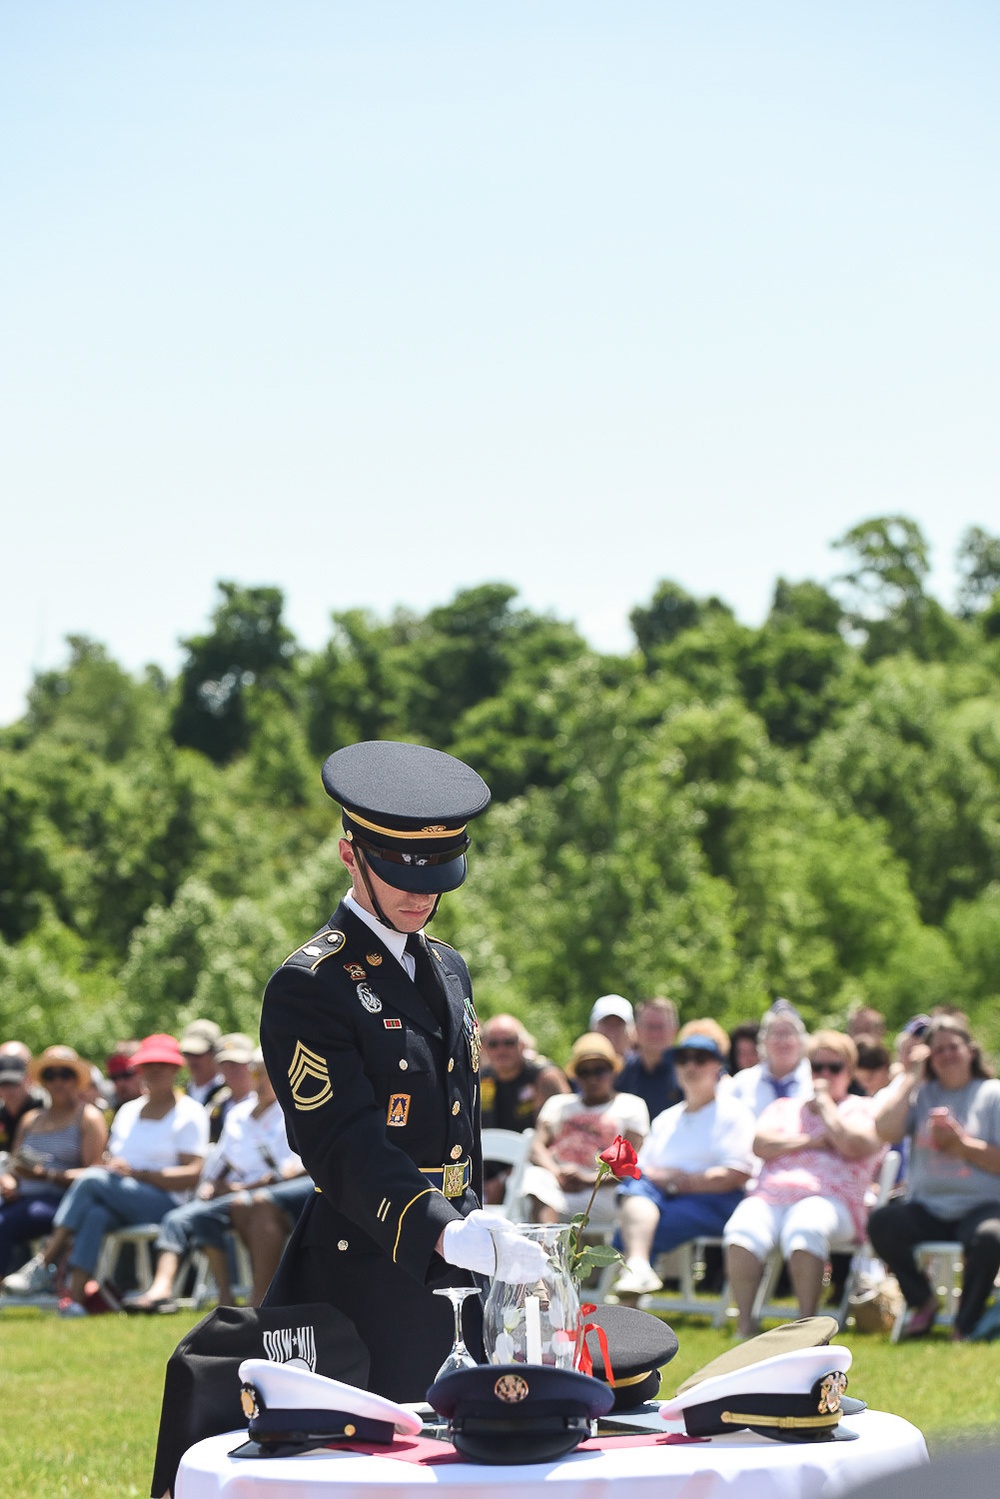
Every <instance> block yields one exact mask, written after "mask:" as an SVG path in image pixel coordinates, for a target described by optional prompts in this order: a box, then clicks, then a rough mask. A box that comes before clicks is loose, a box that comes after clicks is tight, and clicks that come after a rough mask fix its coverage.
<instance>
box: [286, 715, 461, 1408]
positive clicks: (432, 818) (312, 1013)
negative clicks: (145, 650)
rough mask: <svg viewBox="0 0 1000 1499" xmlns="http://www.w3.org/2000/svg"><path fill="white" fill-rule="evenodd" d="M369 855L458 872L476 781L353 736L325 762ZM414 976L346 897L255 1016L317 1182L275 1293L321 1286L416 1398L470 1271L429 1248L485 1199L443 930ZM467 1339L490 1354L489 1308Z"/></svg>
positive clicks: (289, 1295)
mask: <svg viewBox="0 0 1000 1499" xmlns="http://www.w3.org/2000/svg"><path fill="white" fill-rule="evenodd" d="M323 783H324V786H325V787H326V789H327V791H328V792H329V794H330V795H331V796H333V797H334V798H335V799H336V800H338V801H339V802H340V803H341V805H342V807H343V815H344V828H345V834H346V836H347V837H349V838H350V840H351V841H352V843H353V844H354V846H355V849H356V851H357V854H358V857H359V862H360V861H363V862H364V864H365V865H367V866H368V868H369V869H370V870H371V871H372V872H373V873H374V874H375V875H376V876H377V877H378V878H379V879H381V880H383V881H385V882H386V883H388V884H389V885H391V886H393V887H394V888H396V889H401V890H409V891H416V892H421V893H437V894H439V893H441V892H442V891H447V890H452V889H454V888H455V887H456V886H457V885H459V884H461V882H462V880H463V879H464V877H465V870H466V858H465V852H466V849H467V847H468V844H469V838H468V833H467V830H466V824H467V822H468V821H469V820H470V819H471V818H473V817H475V816H477V815H478V814H479V813H480V812H482V811H483V810H484V809H485V807H486V806H487V804H488V802H489V790H488V788H487V787H486V784H485V782H484V781H482V780H481V778H480V777H479V776H478V775H477V774H476V773H475V771H473V770H472V769H471V768H470V767H469V766H468V765H464V764H463V763H462V762H461V761H460V760H456V759H455V758H454V757H453V756H451V755H445V754H442V753H441V752H440V751H438V750H431V749H427V748H425V747H424V746H422V745H413V744H395V743H390V742H374V743H367V744H357V745H348V746H347V747H346V748H344V749H341V750H338V751H337V752H336V753H335V754H333V755H331V756H330V758H329V759H328V760H327V762H326V764H325V766H324V767H323ZM415 957H416V960H417V976H416V980H414V979H411V978H410V977H409V976H408V974H407V972H406V970H405V969H404V967H403V966H402V965H401V963H400V962H399V961H398V959H397V958H396V957H394V956H393V953H392V951H391V950H390V949H389V948H388V947H386V946H385V945H384V944H383V942H382V941H381V940H380V937H379V936H378V935H377V934H376V932H375V931H373V929H372V928H371V927H370V926H368V925H367V924H366V923H365V922H364V921H362V920H361V919H360V918H359V917H358V916H357V915H356V914H355V911H354V910H352V908H351V906H350V905H348V904H347V903H344V904H341V905H340V906H339V907H338V909H337V910H336V911H335V912H334V914H333V916H332V917H331V918H330V921H329V923H328V925H327V926H325V927H323V928H322V929H321V930H320V931H318V932H317V933H316V934H315V935H314V936H313V937H312V938H311V939H310V940H309V941H308V942H306V943H305V944H304V945H303V946H302V947H301V948H299V949H298V950H297V951H296V952H294V953H293V954H292V955H291V956H290V957H289V958H287V959H286V960H285V962H284V963H283V964H282V966H281V967H280V968H279V969H278V971H277V972H276V973H274V974H273V975H272V976H271V979H270V981H269V982H268V985H267V989H266V991H265V994H264V1005H263V1010H262V1014H261V1045H262V1047H263V1051H264V1060H265V1062H266V1064H267V1070H268V1075H269V1076H270V1078H271V1081H272V1083H273V1085H274V1089H275V1092H276V1093H277V1095H278V1098H279V1100H280V1102H281V1107H282V1110H283V1111H284V1115H285V1121H286V1126H287V1130H288V1138H289V1142H290V1144H291V1146H292V1149H293V1150H295V1151H296V1152H297V1153H298V1154H299V1155H300V1156H301V1157H302V1160H303V1162H304V1163H305V1166H306V1170H307V1171H308V1172H309V1175H310V1176H311V1177H312V1179H313V1181H314V1182H315V1184H316V1187H317V1192H316V1193H315V1195H314V1196H313V1198H312V1199H310V1201H309V1202H307V1204H306V1206H305V1208H304V1210H303V1213H302V1215H301V1217H300V1219H299V1222H298V1224H297V1225H296V1227H295V1229H294V1231H293V1233H292V1237H291V1239H290V1240H289V1244H288V1247H287V1249H286V1251H285V1255H284V1257H283V1259H282V1262H281V1264H280V1266H279V1268H278V1271H277V1274H276V1276H275V1278H274V1281H273V1282H272V1285H271V1287H270V1288H269V1290H268V1293H267V1297H266V1299H265V1300H266V1305H268V1306H276V1305H281V1304H283V1303H285V1302H288V1301H302V1300H310V1301H311V1300H319V1299H325V1300H328V1301H330V1302H331V1303H332V1304H333V1305H334V1306H336V1307H338V1308H339V1309H340V1310H341V1311H343V1312H344V1313H345V1314H346V1315H347V1316H348V1317H350V1318H351V1319H352V1320H353V1321H354V1322H355V1324H356V1325H357V1328H358V1332H359V1333H360V1335H361V1338H362V1340H363V1342H364V1344H365V1346H366V1348H367V1349H368V1352H369V1356H370V1359H371V1370H370V1375H369V1381H368V1388H369V1389H370V1390H372V1391H373V1392H375V1393H376V1394H379V1395H383V1396H385V1397H387V1398H388V1399H390V1400H395V1401H419V1400H422V1399H423V1397H424V1392H425V1391H426V1389H427V1387H428V1385H429V1384H430V1383H431V1382H432V1380H433V1378H434V1375H435V1373H436V1371H437V1369H438V1367H439V1366H440V1364H441V1362H442V1360H443V1359H444V1358H445V1356H446V1354H447V1352H448V1349H449V1348H450V1346H451V1341H452V1336H453V1329H454V1322H453V1315H452V1311H451V1307H450V1305H449V1303H448V1302H447V1300H446V1299H445V1298H444V1297H440V1296H434V1295H433V1291H434V1289H435V1288H436V1287H444V1286H448V1285H471V1284H473V1283H474V1282H473V1277H472V1276H471V1275H470V1274H469V1273H468V1272H467V1271H462V1270H457V1269H455V1268H454V1267H453V1266H450V1265H447V1264H446V1263H445V1262H444V1260H442V1259H441V1258H440V1257H439V1256H438V1255H437V1254H436V1252H435V1245H436V1243H437V1240H438V1238H439V1236H440V1234H441V1232H442V1230H443V1229H444V1228H445V1226H446V1225H447V1224H448V1223H450V1222H453V1221H454V1220H456V1219H457V1218H459V1217H462V1216H464V1215H465V1214H467V1213H469V1212H471V1211H472V1210H473V1209H474V1208H477V1207H479V1205H480V1203H481V1200H482V1181H481V1178H482V1161H481V1131H480V1100H479V1059H480V1041H479V1024H478V1021H477V1019H476V1012H475V1009H474V1007H473V1001H472V987H471V983H470V980H469V971H468V968H467V967H466V965H465V962H464V960H463V959H462V957H461V956H460V955H459V954H458V953H457V952H456V951H455V950H454V948H451V947H449V946H448V945H447V944H446V943H443V942H439V941H437V940H436V939H435V938H433V937H427V936H426V935H425V936H424V937H423V939H422V940H421V941H420V942H419V944H418V951H417V953H416V954H415ZM472 1300H473V1301H474V1302H475V1304H472V1305H467V1306H466V1316H465V1332H466V1341H467V1342H468V1343H469V1346H470V1348H471V1349H472V1352H473V1354H474V1355H476V1356H478V1357H482V1356H483V1354H482V1343H481V1335H480V1318H481V1307H480V1305H479V1304H478V1302H476V1301H475V1298H472Z"/></svg>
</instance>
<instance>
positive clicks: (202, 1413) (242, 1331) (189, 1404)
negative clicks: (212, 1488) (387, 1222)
mask: <svg viewBox="0 0 1000 1499" xmlns="http://www.w3.org/2000/svg"><path fill="white" fill-rule="evenodd" d="M248 1358H266V1359H270V1360H271V1362H272V1363H278V1364H294V1365H295V1366H296V1367H298V1368H302V1369H309V1370H311V1372H312V1373H314V1374H324V1375H326V1377H327V1378H328V1379H341V1380H343V1381H344V1383H345V1384H353V1385H359V1386H361V1387H364V1386H365V1384H366V1383H367V1381H368V1353H367V1350H366V1349H365V1346H364V1344H363V1343H362V1341H361V1339H360V1337H359V1336H358V1334H357V1331H356V1329H355V1327H354V1324H353V1323H352V1322H351V1321H350V1320H349V1319H348V1318H347V1317H345V1316H344V1315H343V1313H341V1312H338V1311H335V1310H334V1308H333V1307H332V1306H330V1305H329V1304H328V1303H326V1302H321V1303H314V1304H312V1305H303V1306H287V1307H261V1308H260V1309H259V1310H256V1309H255V1308H253V1307H245V1306H220V1307H217V1308H216V1310H215V1311H214V1312H209V1314H208V1316H207V1317H203V1318H202V1320H201V1321H200V1322H199V1323H197V1325H196V1326H194V1327H192V1329H191V1331H190V1332H189V1333H187V1334H186V1335H185V1336H184V1337H183V1338H182V1339H181V1341H180V1342H179V1343H178V1345H177V1347H176V1348H175V1349H174V1352H173V1353H172V1354H171V1356H170V1360H169V1362H168V1364H167V1374H166V1380H165V1383H164V1388H163V1407H162V1410H161V1412H160V1431H159V1436H158V1437H157V1442H156V1465H155V1469H154V1472H153V1481H152V1485H151V1487H150V1493H151V1494H152V1495H153V1496H154V1499H160V1496H161V1495H163V1494H165V1493H167V1492H168V1491H170V1492H173V1488H174V1483H175V1481H176V1478H177V1469H178V1467H179V1465H180V1460H181V1458H182V1457H183V1456H184V1453H185V1452H186V1451H187V1449H188V1448H189V1447H193V1446H194V1444H195V1442H200V1441H202V1440H203V1439H204V1438H205V1437H211V1436H217V1435H219V1434H221V1433H222V1432H224V1431H236V1430H238V1429H239V1428H240V1427H243V1426H245V1425H246V1416H245V1415H244V1412H243V1407H242V1404H241V1401H240V1377H239V1368H240V1364H241V1363H243V1361H244V1359H248Z"/></svg>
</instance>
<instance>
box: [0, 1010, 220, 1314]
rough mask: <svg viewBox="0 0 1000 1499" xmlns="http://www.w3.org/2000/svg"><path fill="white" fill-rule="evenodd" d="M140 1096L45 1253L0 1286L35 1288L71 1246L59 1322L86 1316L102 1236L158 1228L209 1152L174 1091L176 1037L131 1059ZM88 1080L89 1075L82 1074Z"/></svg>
mask: <svg viewBox="0 0 1000 1499" xmlns="http://www.w3.org/2000/svg"><path fill="white" fill-rule="evenodd" d="M132 1061H133V1065H134V1066H135V1067H137V1068H138V1069H139V1073H140V1076H141V1078H142V1081H143V1086H144V1088H145V1092H144V1094H143V1096H142V1097H141V1098H134V1099H132V1100H131V1102H129V1103H126V1104H123V1105H122V1107H121V1108H120V1109H119V1110H118V1112H117V1114H116V1115H115V1117H114V1122H113V1124H112V1127H111V1137H110V1140H109V1141H108V1148H107V1150H106V1151H105V1153H104V1164H103V1165H99V1166H91V1167H89V1168H88V1169H87V1170H86V1171H83V1172H81V1173H80V1174H79V1176H78V1177H77V1179H76V1180H74V1181H73V1182H72V1183H71V1185H70V1187H69V1190H68V1191H67V1193H66V1195H65V1197H64V1198H63V1200H62V1201H61V1202H60V1203H59V1206H58V1208H57V1210H56V1214H55V1218H54V1219H53V1231H52V1234H51V1235H50V1237H49V1239H48V1242H47V1243H46V1246H45V1249H44V1250H43V1251H42V1253H41V1254H40V1255H36V1256H35V1257H34V1259H32V1260H29V1261H28V1263H27V1264H26V1265H25V1266H24V1267H23V1268H22V1269H21V1270H19V1271H17V1272H16V1273H15V1274H14V1275H8V1276H7V1278H6V1280H5V1282H4V1285H5V1289H6V1290H7V1291H10V1292H13V1294H14V1295H25V1294H30V1293H31V1292H33V1291H35V1290H37V1289H40V1288H41V1287H42V1286H44V1285H45V1284H46V1281H47V1278H49V1277H50V1276H51V1270H50V1268H49V1267H50V1266H52V1265H54V1264H55V1263H56V1261H57V1260H58V1259H59V1257H60V1255H61V1254H62V1253H63V1251H64V1250H65V1249H67V1248H69V1277H68V1282H69V1296H68V1297H67V1298H66V1299H65V1301H64V1302H60V1305H59V1312H60V1315H61V1316H64V1317H82V1316H85V1315H86V1308H85V1306H84V1304H83V1303H84V1300H85V1298H86V1287H87V1282H88V1281H89V1279H90V1277H91V1276H92V1275H93V1272H94V1267H95V1265H96V1264H97V1259H98V1255H99V1253H100V1248H101V1244H102V1243H103V1241H104V1236H105V1234H107V1233H110V1232H112V1231H113V1230H114V1229H117V1228H125V1227H128V1226H130V1225H134V1224H139V1223H159V1222H160V1221H161V1220H162V1219H163V1218H164V1217H165V1216H166V1214H167V1213H168V1212H169V1210H170V1209H171V1208H172V1207H176V1206H177V1205H178V1204H179V1203H181V1202H183V1201H185V1199H186V1198H187V1197H188V1196H189V1194H190V1192H191V1190H192V1188H194V1187H195V1186H197V1184H198V1177H199V1176H200V1174H201V1168H202V1164H203V1162H204V1158H205V1152H206V1149H207V1146H208V1115H207V1114H206V1112H205V1110H204V1109H203V1108H202V1106H201V1104H200V1103H195V1101H194V1099H193V1098H188V1097H187V1095H186V1094H184V1093H180V1092H178V1091H177V1089H176V1087H175V1083H176V1079H177V1074H178V1072H179V1071H180V1069H181V1068H182V1067H183V1065H184V1058H183V1056H182V1055H181V1052H180V1048H179V1047H178V1045H177V1042H176V1041H175V1040H174V1038H173V1036H168V1035H165V1034H163V1033H158V1034H156V1035H153V1036H147V1037H146V1038H145V1040H144V1041H143V1042H142V1043H141V1044H140V1046H139V1049H138V1051H137V1052H136V1053H135V1056H134V1057H133V1058H132ZM86 1070H87V1072H88V1075H89V1069H86Z"/></svg>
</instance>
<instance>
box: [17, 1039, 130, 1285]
mask: <svg viewBox="0 0 1000 1499" xmlns="http://www.w3.org/2000/svg"><path fill="white" fill-rule="evenodd" d="M28 1074H29V1076H30V1078H31V1080H32V1082H34V1083H37V1084H40V1085H41V1086H42V1087H43V1088H44V1089H45V1091H46V1092H47V1093H48V1095H49V1099H50V1102H49V1103H48V1105H47V1106H46V1107H44V1108H40V1109H32V1110H31V1111H30V1112H29V1113H27V1114H25V1115H24V1117H23V1118H22V1119H21V1121H20V1123H19V1124H18V1127H17V1131H16V1133H15V1135H14V1139H13V1142H12V1144H13V1150H12V1152H11V1160H10V1175H11V1181H12V1186H8V1188H7V1189H6V1190H4V1192H3V1201H2V1202H0V1276H4V1275H6V1273H7V1271H8V1269H9V1268H10V1265H9V1261H10V1252H11V1249H12V1248H13V1247H14V1245H15V1244H20V1243H25V1242H27V1241H29V1240H31V1239H38V1238H41V1237H42V1235H43V1234H47V1233H48V1231H49V1229H50V1228H51V1227H52V1220H53V1218H54V1217H55V1214H56V1209H57V1208H58V1206H59V1202H60V1199H61V1198H62V1196H63V1193H64V1192H65V1191H66V1189H67V1188H68V1187H69V1186H70V1184H71V1183H72V1182H74V1181H75V1180H76V1178H77V1177H78V1176H81V1175H82V1174H83V1172H84V1171H85V1170H86V1169H87V1167H88V1166H96V1165H97V1164H98V1162H99V1161H100V1159H101V1156H102V1154H103V1152H104V1147H105V1145H106V1143H107V1138H108V1127H107V1125H106V1124H105V1122H104V1115H103V1114H102V1113H101V1111H100V1109H97V1108H95V1107H94V1105H93V1104H91V1103H85V1102H84V1101H83V1099H82V1098H81V1096H80V1094H81V1090H82V1089H83V1088H84V1087H86V1086H87V1085H88V1084H89V1083H90V1068H89V1067H88V1066H87V1064H86V1063H85V1062H82V1061H81V1060H80V1058H79V1057H78V1056H77V1054H76V1052H75V1051H74V1050H73V1048H72V1047H71V1046H50V1047H48V1048H47V1049H46V1050H45V1051H44V1052H43V1053H42V1055H41V1056H40V1057H36V1058H35V1059H34V1061H33V1062H32V1063H31V1064H30V1066H29V1068H28ZM51 1278H52V1277H51V1276H47V1277H46V1280H47V1281H48V1280H50V1279H51Z"/></svg>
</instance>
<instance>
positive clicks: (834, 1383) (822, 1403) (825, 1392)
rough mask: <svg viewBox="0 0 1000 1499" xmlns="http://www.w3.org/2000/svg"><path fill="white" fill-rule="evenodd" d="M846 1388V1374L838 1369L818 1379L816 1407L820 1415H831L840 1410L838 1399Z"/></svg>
mask: <svg viewBox="0 0 1000 1499" xmlns="http://www.w3.org/2000/svg"><path fill="white" fill-rule="evenodd" d="M846 1389H847V1375H846V1374H844V1373H842V1372H841V1371H840V1370H835V1371H834V1372H833V1373H832V1374H826V1375H824V1377H823V1378H822V1380H821V1381H820V1386H819V1405H818V1406H817V1409H818V1411H819V1413H820V1415H821V1416H826V1415H831V1416H832V1415H833V1414H834V1412H836V1411H839V1410H840V1399H841V1396H842V1395H843V1394H844V1391H845V1390H846Z"/></svg>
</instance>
